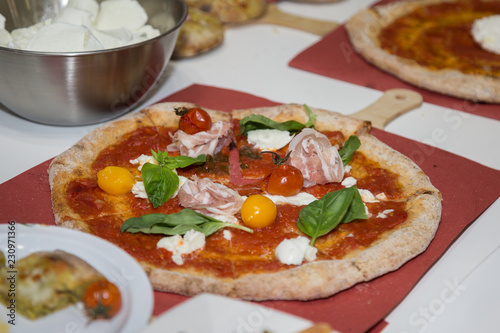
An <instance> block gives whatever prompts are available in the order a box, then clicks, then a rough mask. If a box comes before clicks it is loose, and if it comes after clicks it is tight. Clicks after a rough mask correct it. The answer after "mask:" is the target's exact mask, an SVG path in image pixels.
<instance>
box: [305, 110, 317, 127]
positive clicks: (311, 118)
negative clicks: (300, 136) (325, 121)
mask: <svg viewBox="0 0 500 333" xmlns="http://www.w3.org/2000/svg"><path fill="white" fill-rule="evenodd" d="M304 108H305V109H306V111H307V113H308V114H309V119H308V120H307V123H305V125H304V126H305V127H308V128H309V127H314V122H315V121H316V115H315V114H314V113H313V112H312V110H311V109H310V108H309V107H308V106H307V105H305V104H304Z"/></svg>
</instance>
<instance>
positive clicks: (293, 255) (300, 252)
mask: <svg viewBox="0 0 500 333" xmlns="http://www.w3.org/2000/svg"><path fill="white" fill-rule="evenodd" d="M309 242H310V240H309V239H308V238H307V237H303V236H299V237H297V238H292V239H285V240H283V241H282V242H281V243H280V244H279V245H278V246H277V247H276V250H275V251H274V255H275V256H276V258H278V260H279V261H281V262H282V263H283V264H285V265H300V264H302V262H303V261H304V260H306V261H313V260H315V259H316V253H317V252H318V249H316V248H315V247H312V246H310V245H309Z"/></svg>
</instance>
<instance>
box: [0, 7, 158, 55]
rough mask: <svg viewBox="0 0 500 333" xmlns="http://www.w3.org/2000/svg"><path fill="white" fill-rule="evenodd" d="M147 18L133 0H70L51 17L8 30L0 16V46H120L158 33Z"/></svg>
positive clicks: (75, 48) (89, 48)
mask: <svg viewBox="0 0 500 333" xmlns="http://www.w3.org/2000/svg"><path fill="white" fill-rule="evenodd" d="M2 18H3V17H2ZM1 21H3V22H1ZM147 21H148V15H147V13H146V11H145V10H144V8H143V7H142V6H141V5H140V4H139V2H137V1H136V0H105V1H102V2H101V3H98V2H97V1H95V0H70V1H69V2H68V3H67V5H66V6H65V7H63V8H62V9H61V10H60V11H59V12H58V13H57V14H56V15H55V16H54V17H47V18H46V19H44V20H42V21H40V22H38V23H36V24H34V25H32V26H30V27H26V28H19V29H15V30H12V31H11V32H10V34H9V32H7V31H6V30H5V29H4V28H5V25H4V23H5V19H4V18H3V20H1V19H0V23H2V24H1V25H0V28H1V29H0V46H6V47H10V48H14V49H20V50H27V51H37V52H84V51H96V50H104V49H109V48H115V47H122V46H126V45H130V44H135V43H139V42H142V41H145V40H147V39H150V38H154V37H156V36H158V35H159V34H160V32H159V31H158V30H157V29H155V28H153V27H152V26H150V25H148V24H147Z"/></svg>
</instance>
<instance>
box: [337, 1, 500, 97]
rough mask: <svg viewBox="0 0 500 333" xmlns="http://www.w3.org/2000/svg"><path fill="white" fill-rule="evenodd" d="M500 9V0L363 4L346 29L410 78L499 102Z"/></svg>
mask: <svg viewBox="0 0 500 333" xmlns="http://www.w3.org/2000/svg"><path fill="white" fill-rule="evenodd" d="M499 14H500V3H499V2H498V1H487V0H451V1H444V0H420V1H411V0H406V1H398V2H392V3H388V4H384V5H377V6H374V7H372V8H369V9H366V10H362V11H360V12H359V13H357V14H356V15H354V16H353V17H352V18H351V19H350V20H349V22H348V23H347V24H346V30H347V33H348V35H349V38H350V40H351V42H352V44H353V46H354V48H355V50H356V51H357V52H358V53H359V54H360V55H361V56H363V57H364V58H365V59H366V60H367V61H369V62H370V63H373V64H374V65H376V66H378V67H379V68H381V69H382V70H384V71H387V72H389V73H391V74H393V75H395V76H397V77H399V78H400V79H402V80H404V81H407V82H409V83H411V84H414V85H416V86H419V87H423V88H426V89H429V90H432V91H436V92H439V93H443V94H447V95H451V96H455V97H460V98H465V99H470V100H473V101H483V102H489V103H499V102H500V54H498V53H497V51H495V50H498V49H499V46H498V45H497V46H493V45H492V44H495V43H498V42H494V41H498V40H500V38H499V36H500V29H498V26H495V23H494V22H498V21H496V19H495V16H497V15H499Z"/></svg>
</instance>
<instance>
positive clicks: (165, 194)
mask: <svg viewBox="0 0 500 333" xmlns="http://www.w3.org/2000/svg"><path fill="white" fill-rule="evenodd" d="M151 153H152V155H153V158H154V159H155V160H156V161H157V162H158V165H156V164H152V163H145V164H144V165H143V166H142V169H141V174H142V181H143V182H144V188H145V189H146V194H147V195H148V199H149V202H151V203H152V204H153V207H154V208H158V207H160V206H161V205H162V204H163V203H164V202H165V201H167V200H168V199H170V197H171V196H172V195H173V194H174V193H175V191H176V190H177V187H179V176H177V174H176V173H175V172H174V171H173V170H174V169H176V168H185V167H187V166H190V165H192V164H201V163H203V162H205V161H206V159H207V156H206V155H200V156H197V157H196V158H193V157H188V156H173V157H171V156H168V152H167V151H165V152H161V151H159V152H155V151H153V150H151Z"/></svg>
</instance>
